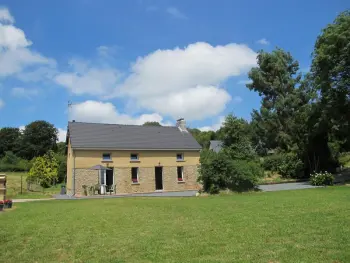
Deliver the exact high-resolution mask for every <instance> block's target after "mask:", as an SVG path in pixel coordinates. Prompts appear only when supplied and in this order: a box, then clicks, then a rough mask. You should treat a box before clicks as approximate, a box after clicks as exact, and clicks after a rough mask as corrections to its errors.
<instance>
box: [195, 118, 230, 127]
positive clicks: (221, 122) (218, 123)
mask: <svg viewBox="0 0 350 263" xmlns="http://www.w3.org/2000/svg"><path fill="white" fill-rule="evenodd" d="M224 122H225V116H220V117H219V118H218V119H217V121H216V122H215V123H213V124H212V125H209V126H204V127H200V128H198V129H199V130H201V131H217V130H219V129H220V128H221V126H222V125H223V123H224Z"/></svg>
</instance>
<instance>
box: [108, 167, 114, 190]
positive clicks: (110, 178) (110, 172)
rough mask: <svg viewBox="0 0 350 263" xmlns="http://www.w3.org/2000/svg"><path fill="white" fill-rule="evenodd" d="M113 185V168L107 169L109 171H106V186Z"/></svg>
mask: <svg viewBox="0 0 350 263" xmlns="http://www.w3.org/2000/svg"><path fill="white" fill-rule="evenodd" d="M113 184H114V178H113V168H109V170H106V185H107V186H111V185H113Z"/></svg>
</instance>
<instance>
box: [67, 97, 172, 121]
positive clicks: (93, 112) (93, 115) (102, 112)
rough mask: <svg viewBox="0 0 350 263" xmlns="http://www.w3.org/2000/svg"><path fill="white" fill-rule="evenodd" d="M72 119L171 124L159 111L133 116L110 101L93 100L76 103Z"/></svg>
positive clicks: (71, 114) (72, 110)
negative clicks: (164, 119)
mask: <svg viewBox="0 0 350 263" xmlns="http://www.w3.org/2000/svg"><path fill="white" fill-rule="evenodd" d="M70 119H71V120H76V121H82V122H84V121H85V122H97V123H118V124H137V125H141V124H143V123H145V122H147V121H157V122H159V123H161V124H162V125H169V124H170V123H168V122H163V117H162V116H161V115H159V114H157V113H152V114H142V115H140V116H138V117H132V116H129V115H127V114H121V113H119V112H118V110H117V108H116V107H115V106H114V105H113V104H112V103H110V102H101V101H93V100H88V101H85V102H82V103H78V104H74V105H73V106H72V107H71V110H70Z"/></svg>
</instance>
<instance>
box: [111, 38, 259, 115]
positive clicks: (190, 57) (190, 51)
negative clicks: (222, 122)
mask: <svg viewBox="0 0 350 263" xmlns="http://www.w3.org/2000/svg"><path fill="white" fill-rule="evenodd" d="M255 65H256V53H255V52H254V51H253V50H251V49H250V48H249V47H247V46H245V45H239V44H228V45H225V46H211V45H209V44H207V43H202V42H198V43H195V44H191V45H189V46H187V47H185V48H184V49H180V48H175V49H173V50H157V51H155V52H153V53H151V54H149V55H147V56H145V57H141V58H138V60H137V61H136V63H135V64H133V66H132V68H131V72H132V73H131V74H130V75H129V77H128V78H127V79H126V80H125V82H124V83H123V84H122V86H121V88H120V89H117V90H116V94H118V95H119V96H128V97H130V98H131V99H132V100H133V101H134V102H136V104H137V105H140V106H141V107H143V108H146V109H149V110H152V111H155V112H158V113H160V114H162V115H168V116H171V117H173V118H174V119H176V118H178V117H184V118H186V119H188V120H194V119H203V118H207V117H211V116H214V115H217V114H218V113H220V112H221V111H222V110H223V109H224V108H225V105H226V103H228V101H229V100H230V98H231V97H230V95H229V94H228V93H227V91H226V90H224V89H222V88H220V83H222V82H223V81H225V80H227V79H228V78H230V77H232V76H238V75H240V74H242V73H245V72H247V71H248V70H249V69H250V68H251V67H253V66H255ZM118 95H116V96H118Z"/></svg>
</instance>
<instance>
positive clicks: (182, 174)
mask: <svg viewBox="0 0 350 263" xmlns="http://www.w3.org/2000/svg"><path fill="white" fill-rule="evenodd" d="M179 167H180V168H181V179H182V181H181V180H179V174H178V169H179ZM176 180H177V181H178V182H183V181H184V167H183V166H177V168H176Z"/></svg>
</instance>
